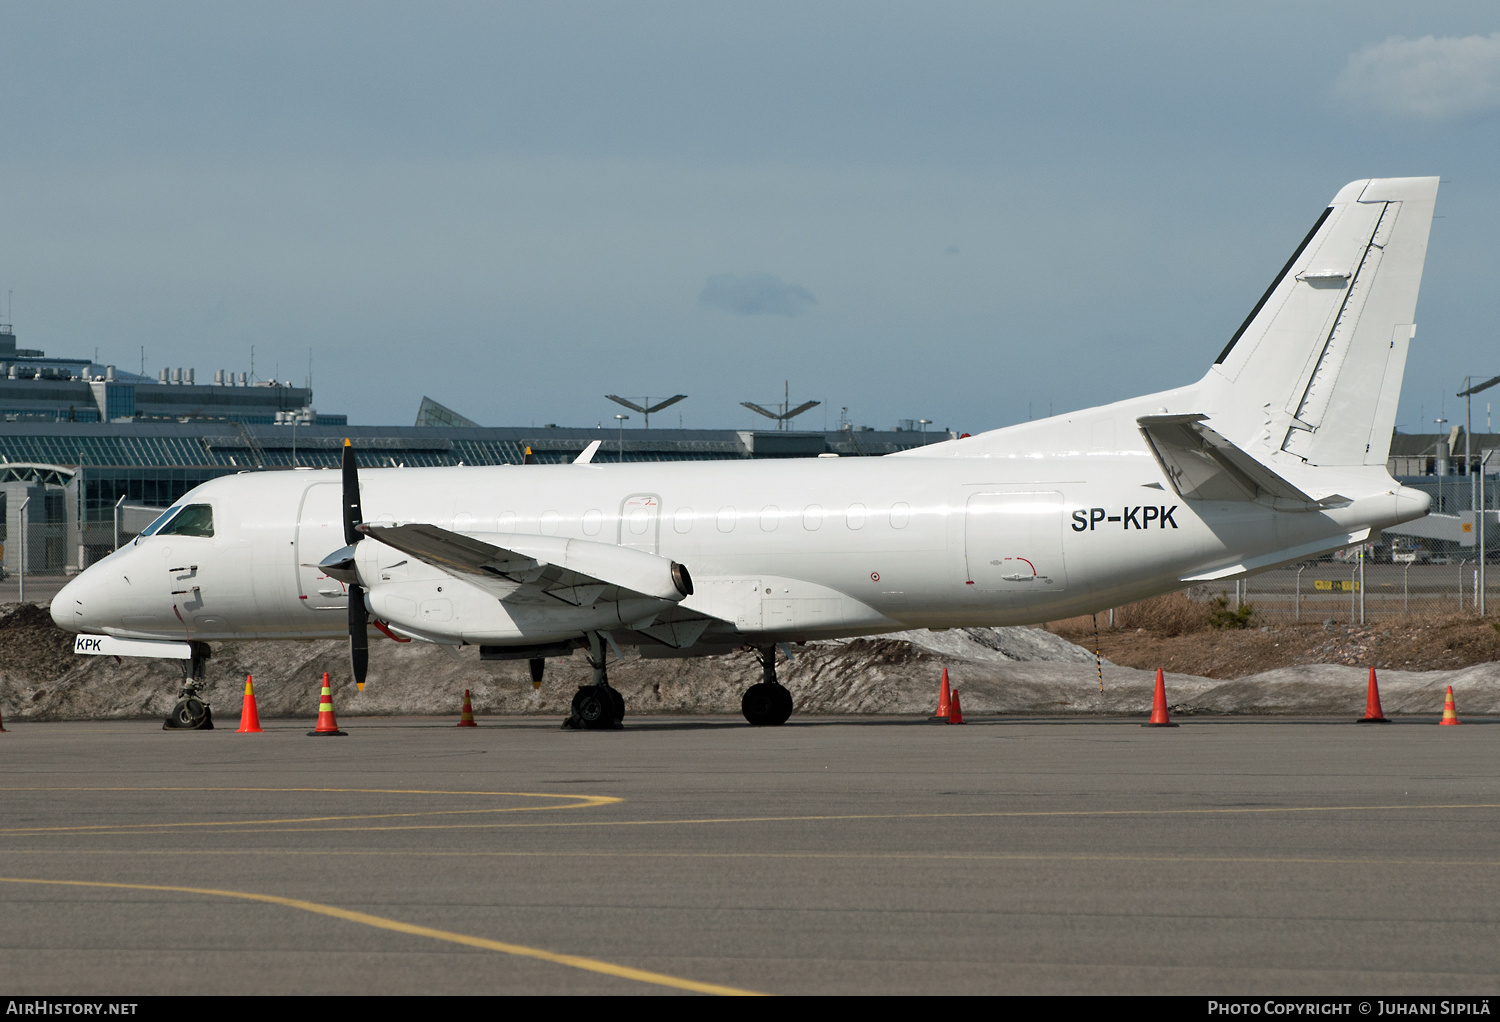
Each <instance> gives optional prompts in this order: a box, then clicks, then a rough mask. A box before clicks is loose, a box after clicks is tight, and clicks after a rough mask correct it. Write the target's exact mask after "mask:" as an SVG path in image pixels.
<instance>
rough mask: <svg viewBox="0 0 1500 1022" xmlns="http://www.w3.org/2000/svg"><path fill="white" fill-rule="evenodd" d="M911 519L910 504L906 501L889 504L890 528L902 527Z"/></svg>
mask: <svg viewBox="0 0 1500 1022" xmlns="http://www.w3.org/2000/svg"><path fill="white" fill-rule="evenodd" d="M909 521H911V505H910V504H906V503H899V504H892V505H891V528H893V529H904V528H906V523H907V522H909Z"/></svg>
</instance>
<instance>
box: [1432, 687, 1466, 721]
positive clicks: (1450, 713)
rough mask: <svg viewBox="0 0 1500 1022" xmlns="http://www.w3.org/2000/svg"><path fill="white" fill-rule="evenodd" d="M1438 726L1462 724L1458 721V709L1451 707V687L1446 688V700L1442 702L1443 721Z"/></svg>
mask: <svg viewBox="0 0 1500 1022" xmlns="http://www.w3.org/2000/svg"><path fill="white" fill-rule="evenodd" d="M1438 723H1439V724H1462V723H1463V721H1461V720H1459V719H1458V707H1456V706H1454V705H1453V686H1452V685H1449V686H1448V698H1447V699H1445V700H1444V701H1443V719H1442V720H1440V721H1438Z"/></svg>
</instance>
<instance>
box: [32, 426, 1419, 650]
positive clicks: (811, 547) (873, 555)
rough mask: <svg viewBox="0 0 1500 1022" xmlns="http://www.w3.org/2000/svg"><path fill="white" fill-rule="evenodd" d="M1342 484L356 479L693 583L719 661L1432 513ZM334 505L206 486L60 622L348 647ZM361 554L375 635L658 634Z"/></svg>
mask: <svg viewBox="0 0 1500 1022" xmlns="http://www.w3.org/2000/svg"><path fill="white" fill-rule="evenodd" d="M957 443H960V444H962V443H966V441H958V442H957ZM1343 482H1345V484H1346V485H1345V486H1344V487H1343V489H1344V490H1345V491H1346V492H1347V491H1349V490H1352V489H1353V487H1352V486H1350V485H1347V484H1349V483H1355V484H1357V485H1359V486H1362V487H1363V489H1362V490H1359V491H1358V492H1359V493H1362V494H1364V495H1365V496H1363V497H1361V498H1358V499H1354V500H1353V502H1352V503H1350V504H1349V505H1348V506H1346V507H1343V508H1338V509H1334V510H1328V511H1320V512H1306V513H1287V512H1284V511H1274V510H1272V509H1271V508H1269V507H1266V506H1264V505H1262V504H1259V503H1255V502H1226V503H1222V504H1219V503H1212V502H1202V501H1186V500H1183V499H1182V498H1180V497H1179V496H1177V495H1176V494H1175V493H1174V492H1173V491H1172V489H1171V488H1170V487H1169V486H1167V485H1166V484H1165V483H1164V481H1163V479H1162V474H1161V471H1160V470H1159V468H1158V466H1157V464H1156V462H1155V461H1154V460H1153V459H1152V458H1151V457H1150V456H1149V454H1148V453H1147V451H1146V450H1145V448H1144V445H1142V448H1141V449H1140V450H1138V451H1137V450H1128V449H1127V450H1124V451H1118V452H1114V453H1106V454H1062V455H1053V456H1047V457H1035V458H995V457H941V456H935V457H886V458H839V459H834V458H825V459H808V460H787V461H751V462H743V461H740V462H671V463H653V464H628V465H615V464H608V465H532V466H509V467H498V468H432V469H374V470H370V469H367V470H364V471H362V472H361V474H360V483H361V490H362V497H363V509H364V517H365V519H366V520H367V521H369V522H371V523H376V524H379V523H401V522H423V523H430V524H433V525H437V526H439V527H441V528H443V529H448V530H451V531H454V532H458V533H463V534H466V535H471V536H474V537H476V538H479V539H482V540H485V541H486V542H490V543H493V544H494V545H496V546H501V547H503V546H504V545H505V542H506V538H507V537H508V536H536V535H545V536H558V537H565V538H577V539H583V540H589V541H593V542H603V543H617V544H621V545H626V546H632V547H636V548H639V549H641V550H645V551H647V552H650V553H655V554H659V555H661V556H663V557H667V558H670V559H672V560H674V561H679V562H681V563H683V564H685V565H687V566H688V568H689V569H690V570H691V572H692V576H693V579H694V580H695V583H696V590H695V593H694V595H693V596H691V597H689V598H687V599H686V600H683V601H682V604H681V607H682V608H683V609H684V610H685V611H688V612H698V613H701V614H704V615H707V616H709V617H712V618H713V619H714V621H715V626H714V627H713V628H711V629H710V630H709V634H707V635H705V636H704V640H705V641H717V642H723V641H746V640H756V639H759V640H763V641H784V640H797V639H806V638H817V637H831V636H843V635H855V634H870V633H877V632H882V631H892V630H898V629H904V628H914V627H928V628H947V627H956V626H975V625H1004V624H1022V623H1032V622H1038V621H1045V620H1052V619H1057V618H1060V617H1064V616H1068V615H1072V614H1078V613H1088V612H1089V611H1092V610H1097V609H1100V608H1104V607H1109V606H1114V605H1117V604H1120V603H1123V602H1127V601H1130V600H1135V599H1140V598H1143V597H1145V596H1149V595H1152V594H1155V593H1160V592H1165V591H1169V590H1172V589H1177V588H1181V587H1182V585H1183V584H1184V580H1186V579H1189V578H1193V577H1201V576H1202V575H1203V574H1204V573H1208V572H1212V571H1214V570H1215V569H1219V570H1221V571H1222V572H1223V577H1231V576H1232V575H1234V574H1242V573H1244V572H1245V571H1249V570H1255V569H1256V568H1257V567H1263V566H1269V565H1268V563H1267V562H1266V558H1267V557H1271V558H1273V559H1274V558H1275V557H1276V555H1277V553H1278V552H1285V553H1287V555H1288V558H1291V559H1295V558H1297V557H1303V556H1308V555H1309V553H1310V552H1312V550H1313V548H1318V549H1332V548H1335V547H1338V546H1342V545H1345V544H1347V543H1349V542H1355V541H1357V540H1358V539H1359V538H1363V537H1362V536H1360V535H1359V533H1360V530H1363V529H1370V530H1379V529H1380V528H1381V527H1383V526H1386V525H1391V524H1395V523H1396V522H1397V521H1402V520H1407V519H1410V518H1412V517H1416V516H1417V515H1419V514H1420V513H1422V511H1423V510H1425V504H1426V501H1425V498H1424V497H1422V496H1421V495H1420V494H1418V495H1414V496H1413V495H1410V494H1411V491H1404V493H1405V494H1406V495H1405V496H1403V495H1402V494H1401V493H1398V491H1397V490H1396V487H1395V486H1394V484H1393V483H1392V481H1391V480H1390V478H1389V476H1387V475H1386V474H1385V472H1384V471H1383V469H1370V470H1353V475H1351V476H1346V477H1345V479H1344V480H1343ZM340 492H341V491H340V481H339V474H338V473H337V472H332V471H306V470H302V471H283V472H259V473H246V474H241V475H236V476H229V477H225V478H222V479H218V480H215V481H213V482H210V483H207V484H205V485H203V486H201V487H198V488H197V489H195V490H194V491H192V493H190V494H188V495H187V496H186V497H184V498H183V500H182V501H180V502H179V503H182V504H195V503H198V504H210V505H212V507H213V520H214V535H213V536H212V538H208V537H196V536H181V535H169V536H149V537H142V538H141V539H138V540H136V541H134V542H132V543H131V544H129V545H128V546H126V547H124V548H123V549H121V550H120V551H118V552H116V553H114V554H112V555H110V556H109V557H107V558H105V559H104V560H103V561H101V562H99V563H97V564H95V565H94V566H93V567H91V568H89V569H88V570H87V571H86V572H84V573H83V574H82V575H81V576H80V577H79V578H77V579H75V580H74V581H73V582H71V583H70V584H69V585H68V586H67V587H65V588H64V590H63V591H62V592H61V593H60V594H59V595H58V597H57V599H56V600H55V601H54V610H53V614H54V618H55V619H56V620H57V621H58V622H59V623H60V624H62V625H64V626H65V627H69V628H71V629H73V630H75V631H84V632H100V633H104V634H109V635H117V636H121V637H139V638H159V639H195V640H205V641H207V640H220V639H243V638H252V637H253V638H298V639H313V638H333V637H338V636H342V635H344V634H346V630H347V593H346V587H344V586H343V585H341V584H340V583H338V582H336V581H334V580H333V579H331V578H329V577H327V576H326V575H324V574H323V573H322V572H321V571H320V570H318V569H317V568H315V567H311V566H312V565H316V564H317V563H318V562H319V561H320V560H321V559H323V558H324V557H325V556H326V555H328V554H329V553H331V552H332V551H334V550H336V549H338V548H339V547H341V546H343V544H344V537H343V528H342V523H341V510H340ZM1351 537H1354V538H1351ZM358 551H359V559H360V571H361V576H362V578H365V579H367V580H369V593H368V605H369V609H370V612H371V614H372V616H373V617H374V618H375V619H376V620H378V621H381V622H388V623H390V624H391V625H393V626H394V627H395V628H396V630H397V631H398V633H404V634H408V635H415V636H416V637H418V638H425V639H432V640H435V641H440V642H454V643H458V642H466V643H475V644H493V645H506V644H523V643H528V642H540V641H548V640H555V639H565V638H570V637H575V636H578V635H580V634H582V633H583V632H586V631H588V630H591V629H592V630H599V629H607V628H620V627H622V625H623V624H625V623H626V619H629V618H631V617H633V616H638V615H639V614H640V613H646V612H649V608H645V607H631V606H626V607H624V608H623V609H621V608H620V607H619V606H617V605H611V606H609V607H608V608H604V607H599V608H576V609H570V608H540V609H538V608H534V607H531V608H528V607H510V606H507V605H506V604H505V603H504V602H503V601H501V600H498V599H496V598H495V597H494V596H493V595H491V594H489V593H486V592H484V591H483V590H481V589H479V588H477V587H475V586H473V585H471V584H469V583H468V582H465V581H464V580H463V579H462V578H461V577H459V576H455V575H453V574H449V573H448V572H445V571H442V570H440V569H438V568H435V567H432V566H430V565H427V564H423V563H421V562H420V561H417V560H415V559H412V558H409V557H407V556H406V555H404V554H402V553H400V552H398V551H395V550H392V549H391V548H389V547H386V546H384V545H383V544H381V543H379V542H377V541H374V540H369V541H366V542H364V543H361V544H360V545H359V547H358ZM1257 558H1259V561H1258V562H1257V561H1256V559H1257ZM1252 562H1255V563H1252ZM1242 565H1243V566H1244V567H1243V568H1241V567H1239V566H1242ZM1226 568H1227V569H1229V570H1227V571H1224V569H1226ZM601 615H602V616H601Z"/></svg>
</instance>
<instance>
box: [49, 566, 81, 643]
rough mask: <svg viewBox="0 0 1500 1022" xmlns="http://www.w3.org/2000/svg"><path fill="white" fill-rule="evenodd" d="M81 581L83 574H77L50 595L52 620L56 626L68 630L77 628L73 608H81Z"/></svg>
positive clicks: (71, 630)
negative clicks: (54, 593) (55, 593)
mask: <svg viewBox="0 0 1500 1022" xmlns="http://www.w3.org/2000/svg"><path fill="white" fill-rule="evenodd" d="M82 582H83V576H82V575H79V576H78V577H77V578H75V579H73V581H71V582H69V583H68V584H67V585H65V586H63V587H62V588H61V589H59V590H58V591H57V595H56V596H54V597H52V622H53V624H55V625H57V627H59V628H62V629H66V630H67V631H70V632H73V631H77V630H78V625H77V624H76V623H75V622H74V620H73V619H74V617H75V616H77V615H76V614H75V612H74V608H75V607H76V608H81V606H82V602H83V601H82V596H83V587H82Z"/></svg>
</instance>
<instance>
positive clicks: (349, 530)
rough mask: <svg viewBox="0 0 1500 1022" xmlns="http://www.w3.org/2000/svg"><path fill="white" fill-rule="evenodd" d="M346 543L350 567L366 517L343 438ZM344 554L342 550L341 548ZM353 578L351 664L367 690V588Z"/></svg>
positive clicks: (349, 447) (348, 445)
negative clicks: (359, 527) (360, 504)
mask: <svg viewBox="0 0 1500 1022" xmlns="http://www.w3.org/2000/svg"><path fill="white" fill-rule="evenodd" d="M343 471H344V543H345V544H346V548H345V549H346V550H348V553H349V557H348V561H349V566H350V568H352V567H353V561H354V556H353V555H354V545H355V544H356V543H358V542H359V541H360V540H361V539H363V538H364V536H362V535H361V534H360V532H359V530H358V529H356V528H355V526H357V525H359V523H360V522H362V521H363V520H364V514H363V512H362V511H361V510H360V507H359V469H358V468H357V467H355V464H354V445H353V444H352V443H350V442H349V440H348V439H345V440H344V463H343ZM340 552H341V553H342V551H340ZM351 574H352V575H353V578H354V580H353V581H350V582H348V583H347V585H348V586H349V665H350V666H351V667H352V668H353V669H354V684H355V685H357V686H359V690H360V691H361V692H363V691H364V690H365V675H366V674H368V673H369V670H370V635H369V628H370V617H369V614H367V613H366V611H365V587H364V586H362V585H360V584H359V581H358V579H359V575H358V574H357V573H355V572H351Z"/></svg>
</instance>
